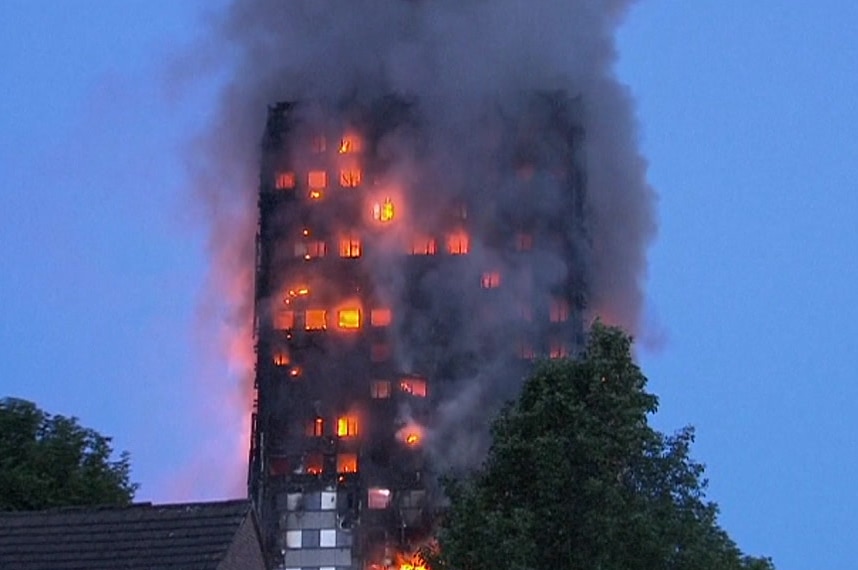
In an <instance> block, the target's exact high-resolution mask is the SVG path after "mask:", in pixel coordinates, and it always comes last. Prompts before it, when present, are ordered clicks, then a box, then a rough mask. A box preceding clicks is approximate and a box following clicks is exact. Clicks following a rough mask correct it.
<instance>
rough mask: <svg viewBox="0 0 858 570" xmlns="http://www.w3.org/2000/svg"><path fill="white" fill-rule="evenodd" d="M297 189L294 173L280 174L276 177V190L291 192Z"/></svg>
mask: <svg viewBox="0 0 858 570" xmlns="http://www.w3.org/2000/svg"><path fill="white" fill-rule="evenodd" d="M294 187H295V173H294V172H278V173H277V175H276V176H275V177H274V188H276V189H277V190H289V189H290V188H294Z"/></svg>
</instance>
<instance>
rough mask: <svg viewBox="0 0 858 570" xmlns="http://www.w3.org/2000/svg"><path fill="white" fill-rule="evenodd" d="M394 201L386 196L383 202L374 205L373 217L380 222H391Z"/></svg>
mask: <svg viewBox="0 0 858 570" xmlns="http://www.w3.org/2000/svg"><path fill="white" fill-rule="evenodd" d="M393 214H394V210H393V201H392V200H391V199H390V198H385V199H384V201H383V202H376V203H375V204H373V205H372V219H373V220H376V221H378V222H389V221H391V220H392V219H393Z"/></svg>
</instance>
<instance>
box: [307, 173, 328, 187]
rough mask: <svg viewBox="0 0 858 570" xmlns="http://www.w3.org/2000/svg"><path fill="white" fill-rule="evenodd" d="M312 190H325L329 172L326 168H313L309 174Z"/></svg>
mask: <svg viewBox="0 0 858 570" xmlns="http://www.w3.org/2000/svg"><path fill="white" fill-rule="evenodd" d="M307 186H309V187H310V190H324V189H325V188H326V187H327V186H328V173H327V172H325V171H324V170H311V171H310V173H309V174H308V175H307Z"/></svg>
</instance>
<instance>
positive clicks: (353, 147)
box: [339, 135, 361, 154]
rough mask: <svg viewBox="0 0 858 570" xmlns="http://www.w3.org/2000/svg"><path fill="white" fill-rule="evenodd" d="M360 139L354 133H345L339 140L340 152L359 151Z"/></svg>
mask: <svg viewBox="0 0 858 570" xmlns="http://www.w3.org/2000/svg"><path fill="white" fill-rule="evenodd" d="M360 147H361V140H360V139H359V138H358V137H357V136H356V135H345V136H343V138H342V139H341V140H340V148H339V153H340V154H351V153H354V152H360Z"/></svg>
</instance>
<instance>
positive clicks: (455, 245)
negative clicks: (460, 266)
mask: <svg viewBox="0 0 858 570" xmlns="http://www.w3.org/2000/svg"><path fill="white" fill-rule="evenodd" d="M468 246H469V239H468V234H466V233H465V232H463V231H458V232H455V233H452V234H450V235H448V236H447V252H448V253H449V254H451V255H464V254H466V253H468Z"/></svg>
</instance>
